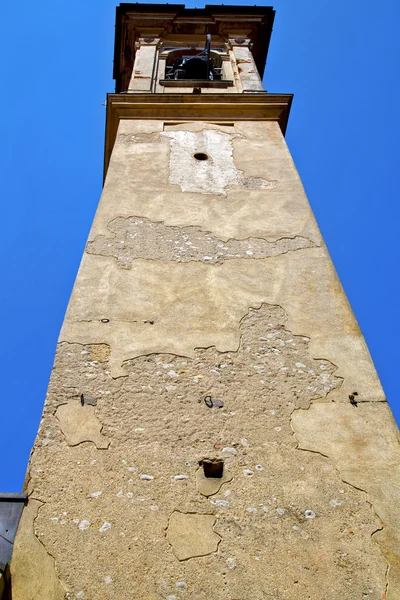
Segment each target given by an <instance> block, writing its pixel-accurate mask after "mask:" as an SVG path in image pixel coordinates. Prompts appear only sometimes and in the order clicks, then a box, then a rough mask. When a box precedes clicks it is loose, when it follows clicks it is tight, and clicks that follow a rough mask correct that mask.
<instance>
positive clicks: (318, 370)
mask: <svg viewBox="0 0 400 600" xmlns="http://www.w3.org/2000/svg"><path fill="white" fill-rule="evenodd" d="M240 333H241V337H240V346H239V348H238V350H237V352H226V353H222V352H218V351H216V349H215V348H214V347H210V348H206V349H197V350H196V351H195V356H194V357H193V358H187V357H184V356H177V355H172V354H150V355H145V356H140V357H137V358H134V359H132V360H129V361H127V362H126V370H125V373H126V376H125V377H119V378H117V379H113V378H112V377H111V375H110V362H109V361H110V356H109V353H108V349H107V346H105V345H98V346H96V345H91V346H83V345H80V344H72V343H61V344H59V347H58V351H57V356H56V361H55V366H54V370H53V374H52V379H51V383H50V387H49V393H48V399H47V402H46V410H45V415H44V420H43V422H42V425H41V430H40V436H39V438H38V440H37V443H36V448H35V451H34V453H33V456H32V460H31V468H30V475H31V480H30V483H29V491H30V493H31V494H34V496H35V498H38V499H40V500H41V501H42V502H44V505H43V506H42V508H41V510H40V512H39V515H38V518H37V521H36V532H37V535H38V536H39V538H40V540H41V541H42V543H43V544H44V545H45V547H46V549H47V550H48V551H49V552H51V554H52V555H53V556H54V557H55V559H56V562H57V568H58V572H59V575H60V578H61V580H62V581H63V582H64V583H65V585H66V586H67V588H68V590H69V597H70V598H71V599H72V598H74V599H75V598H77V597H78V598H83V597H85V598H90V600H104V598H108V597H109V596H111V597H115V598H118V600H128V599H129V600H132V598H146V599H147V598H148V599H151V600H156V599H157V600H158V599H167V598H171V597H173V596H175V597H176V598H184V594H187V595H188V597H190V598H193V599H195V600H210V599H211V598H212V599H214V598H221V599H223V598H240V600H255V599H257V598H263V600H276V599H279V600H285V599H288V600H304V599H305V598H309V599H310V600H321V597H324V598H326V599H327V600H336V599H337V600H339V599H340V600H353V599H355V598H357V600H358V599H361V598H370V599H371V600H382V594H383V593H384V591H385V585H386V580H385V573H386V564H385V562H384V561H383V559H382V556H381V554H380V552H379V550H378V547H377V545H376V544H375V542H374V541H373V540H372V538H371V536H372V534H373V533H374V531H376V530H377V529H379V528H381V522H380V521H379V520H378V519H377V518H376V517H375V516H374V514H373V511H372V509H371V507H370V505H369V504H368V503H366V501H365V494H364V492H362V491H359V490H357V489H355V488H353V487H352V486H349V485H347V484H346V483H343V481H342V480H341V479H340V477H339V476H338V473H337V472H336V471H335V469H334V468H332V466H331V463H330V461H329V460H328V459H326V458H325V457H323V456H321V455H319V454H316V453H313V452H302V451H299V450H298V449H297V443H296V440H295V439H294V436H293V433H292V430H291V427H290V416H291V414H292V413H293V411H294V410H295V409H296V408H303V409H307V408H308V407H309V406H310V402H311V401H312V400H313V399H317V398H320V397H324V396H326V394H328V393H329V392H330V391H331V390H333V389H337V388H338V387H339V386H340V385H341V380H340V378H338V377H335V366H334V365H333V364H332V363H330V362H329V361H327V360H324V359H314V358H312V356H310V353H309V351H308V346H309V339H308V338H307V337H305V336H299V335H293V333H291V332H290V330H288V329H287V327H286V316H285V313H284V312H283V310H282V309H281V308H279V307H278V306H270V305H263V306H262V307H261V308H260V309H257V310H250V311H249V313H248V314H247V315H246V316H245V317H244V318H243V319H242V321H241V324H240ZM95 357H96V358H95ZM99 358H101V360H99ZM81 393H86V394H90V395H91V396H92V397H93V398H95V399H96V401H97V404H96V406H95V407H93V409H94V410H95V412H96V415H97V417H98V419H99V420H100V422H101V423H103V432H102V433H103V435H104V436H106V437H107V438H109V439H111V440H112V443H111V444H110V446H109V448H108V449H107V450H99V449H97V448H96V447H95V445H94V444H93V443H90V442H83V443H80V444H79V445H77V446H69V445H68V444H67V442H66V440H65V438H64V436H63V435H62V433H61V432H60V430H59V422H58V420H57V418H56V417H55V412H56V411H57V407H58V406H59V405H60V404H67V403H74V404H76V402H77V400H78V399H79V397H80V394H81ZM209 396H210V397H211V399H212V401H217V400H218V401H219V402H211V403H210V402H207V403H206V402H205V398H206V397H209ZM324 406H326V404H324ZM82 408H83V407H82ZM354 410H357V409H354ZM207 458H208V459H212V458H217V459H219V460H223V461H224V467H225V468H226V469H227V472H228V473H229V474H230V475H231V476H232V480H231V481H226V482H224V483H223V485H222V487H221V488H220V490H219V491H218V492H217V493H216V494H214V495H211V496H210V497H206V496H204V495H203V494H201V493H199V491H198V489H197V485H196V483H197V473H198V470H199V462H201V461H202V460H204V459H207ZM78 470H79V477H76V472H75V471H78ZM50 499H51V503H50V502H49V500H50ZM177 513H180V514H184V515H194V516H195V517H194V520H196V516H197V515H199V516H200V517H201V518H200V521H201V520H203V517H206V520H210V523H211V519H212V524H211V529H210V523H208V525H207V527H206V529H207V532H208V533H207V532H206V533H205V540H206V544H205V545H206V550H207V555H206V556H203V557H198V558H197V557H196V554H197V551H195V549H194V537H193V532H194V531H195V530H196V527H192V524H191V519H185V527H187V536H186V538H185V540H184V541H182V539H181V538H180V536H179V535H177V536H175V537H174V536H172V537H171V534H172V532H174V533H176V531H178V534H179V531H182V523H180V524H179V523H178V526H177V527H176V528H175V530H174V528H172V530H171V529H170V527H171V523H172V522H174V519H175V518H176V515H177ZM173 515H175V517H173ZM171 519H172V520H171ZM214 520H215V523H214ZM174 527H175V524H174ZM210 531H211V534H210ZM168 532H169V533H168ZM213 532H214V533H213ZM214 534H215V537H214ZM210 535H211V538H212V540H213V541H212V547H211V546H210V545H209V542H210ZM66 537H67V538H68V545H66V544H65V539H66ZM172 538H173V539H172ZM180 539H181V542H180V541H179V540H180ZM217 540H218V541H219V543H217ZM174 552H175V554H174ZM208 552H211V553H210V554H208ZM180 553H181V554H180ZM178 555H179V556H178ZM177 556H178V558H179V557H180V558H181V560H178V558H177ZM184 557H185V558H186V559H183V558H184ZM321 590H322V591H323V593H324V596H321ZM78 594H80V595H78ZM82 594H84V596H83V595H82ZM38 599H39V596H37V597H33V600H38ZM41 600H42V599H41Z"/></svg>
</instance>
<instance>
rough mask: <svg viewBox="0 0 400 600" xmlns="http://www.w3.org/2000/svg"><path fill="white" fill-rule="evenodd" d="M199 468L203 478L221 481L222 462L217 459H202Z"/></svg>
mask: <svg viewBox="0 0 400 600" xmlns="http://www.w3.org/2000/svg"><path fill="white" fill-rule="evenodd" d="M199 464H200V466H201V467H203V471H204V476H205V477H213V478H215V479H221V477H222V475H223V472H224V461H223V460H218V459H212V458H210V459H208V458H204V459H203V460H201V461H200V463H199Z"/></svg>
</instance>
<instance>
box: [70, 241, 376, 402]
mask: <svg viewBox="0 0 400 600" xmlns="http://www.w3.org/2000/svg"><path fill="white" fill-rule="evenodd" d="M84 260H85V269H81V271H80V274H79V277H78V279H77V282H76V284H75V287H74V291H73V293H72V296H71V300H70V303H69V307H68V311H67V315H66V318H65V321H64V324H63V328H62V331H61V334H60V341H71V342H79V343H83V344H87V343H93V344H102V343H106V344H108V345H110V347H111V364H112V374H113V376H114V377H119V376H121V375H124V368H123V363H124V361H126V360H129V359H130V358H133V357H135V356H139V355H142V354H147V353H151V352H160V351H163V352H171V353H174V354H180V355H185V356H193V350H194V348H196V347H206V346H212V345H215V346H216V347H217V348H218V350H220V351H225V350H235V349H237V347H238V344H239V327H238V323H239V322H240V319H241V318H242V317H243V315H245V314H246V312H247V308H248V307H249V306H254V307H256V306H260V304H261V303H262V302H267V303H270V304H279V305H281V306H283V307H284V308H285V310H286V311H287V313H288V316H289V322H290V327H291V329H292V331H294V332H296V333H301V334H303V335H305V336H308V337H309V338H310V340H311V342H310V343H311V348H312V354H313V355H314V356H329V357H330V359H331V360H332V362H333V363H334V364H335V365H337V367H338V375H340V376H341V377H343V378H344V387H343V389H340V390H337V391H335V392H333V399H334V400H335V401H338V402H348V401H349V399H348V397H349V394H352V393H353V391H355V390H357V392H358V393H359V396H358V398H359V400H360V401H382V400H385V395H384V393H383V390H382V387H381V385H380V382H379V379H378V377H377V375H376V372H375V370H374V366H373V363H372V361H371V357H370V355H369V352H368V349H367V347H366V344H365V341H364V339H363V337H362V334H361V332H360V330H359V328H358V326H357V323H356V321H355V319H354V315H353V313H352V311H351V308H350V306H349V304H348V302H347V300H346V297H345V296H344V294H343V290H342V288H341V286H340V282H339V281H338V279H337V276H336V273H335V271H334V269H333V267H332V265H331V263H330V261H329V257H328V255H327V253H326V250H325V249H324V248H306V249H300V250H296V251H295V252H287V253H286V254H281V255H279V256H271V257H269V258H266V259H258V260H243V259H232V260H229V261H225V262H224V263H222V264H220V265H207V264H204V263H200V262H194V261H192V262H188V263H185V264H179V263H173V262H166V261H155V260H154V261H151V260H142V259H137V260H135V262H134V264H133V266H132V268H131V269H130V270H123V269H120V268H119V267H118V266H117V265H116V264H115V262H114V260H112V259H110V257H104V256H97V255H90V254H86V255H85V259H84ZM222 299H223V302H222ZM104 319H108V322H106V323H104V322H102V320H104Z"/></svg>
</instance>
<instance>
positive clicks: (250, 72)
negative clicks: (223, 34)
mask: <svg viewBox="0 0 400 600" xmlns="http://www.w3.org/2000/svg"><path fill="white" fill-rule="evenodd" d="M229 45H230V48H231V52H232V54H233V58H234V61H235V63H236V67H237V71H238V73H239V77H240V82H241V85H242V87H243V93H254V92H265V90H264V87H263V84H262V82H261V78H260V75H259V74H258V70H257V67H256V64H255V62H254V58H253V54H252V53H251V50H250V39H249V38H244V37H238V38H229Z"/></svg>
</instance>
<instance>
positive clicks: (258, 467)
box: [256, 465, 264, 471]
mask: <svg viewBox="0 0 400 600" xmlns="http://www.w3.org/2000/svg"><path fill="white" fill-rule="evenodd" d="M263 469H264V467H263V466H262V465H256V471H262V470H263Z"/></svg>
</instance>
